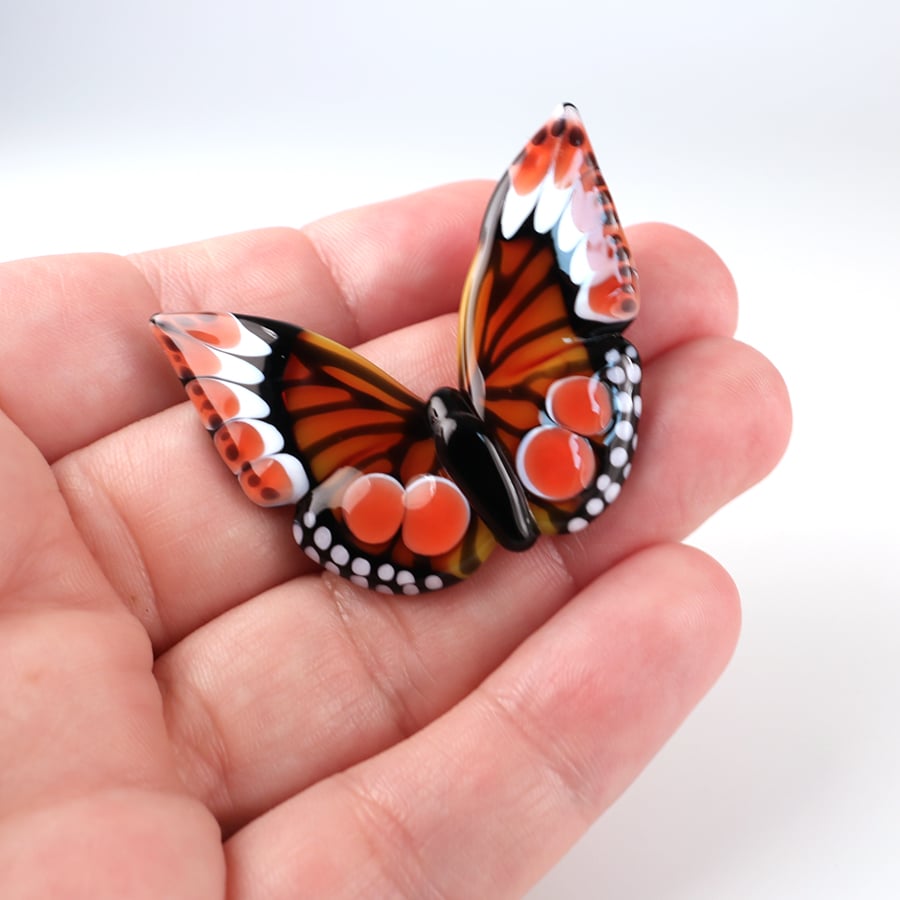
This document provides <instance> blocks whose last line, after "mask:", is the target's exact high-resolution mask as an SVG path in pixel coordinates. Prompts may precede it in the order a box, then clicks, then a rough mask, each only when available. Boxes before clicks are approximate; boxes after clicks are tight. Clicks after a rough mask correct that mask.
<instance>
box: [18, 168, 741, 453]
mask: <svg viewBox="0 0 900 900" xmlns="http://www.w3.org/2000/svg"><path fill="white" fill-rule="evenodd" d="M485 197H486V185H484V184H482V183H466V184H458V185H448V186H446V187H444V188H439V189H436V190H432V191H426V192H423V193H421V194H416V195H413V196H411V197H406V198H402V199H400V200H395V201H390V202H388V203H381V204H377V205H374V206H369V207H364V208H362V209H359V210H355V211H353V212H349V213H343V214H340V215H337V216H333V217H330V218H328V219H324V220H322V221H321V222H318V223H315V224H313V225H310V226H307V228H305V229H303V230H301V231H293V230H290V229H278V230H268V231H259V232H249V233H245V234H239V235H233V236H231V237H225V238H218V239H214V240H210V241H204V242H202V243H200V244H190V245H186V246H184V247H175V248H170V249H167V250H158V251H153V252H151V253H146V254H140V255H137V256H135V257H133V258H132V260H131V262H129V261H128V260H124V259H122V258H121V257H115V256H108V255H99V254H93V255H82V256H62V257H48V258H45V259H35V260H23V261H21V262H18V263H9V264H7V265H5V266H0V312H2V313H3V314H4V320H5V321H6V322H7V323H8V327H7V328H5V329H4V330H3V332H2V333H0V357H2V358H3V359H4V361H5V364H6V366H7V371H9V372H14V371H23V372H24V371H32V370H33V369H34V366H35V360H39V361H40V365H41V367H42V368H41V377H40V378H35V379H20V378H15V379H12V378H10V379H5V380H4V381H3V382H2V383H0V407H2V408H4V409H5V410H6V411H7V412H8V414H9V415H10V416H11V417H12V418H13V420H14V421H16V422H17V424H18V425H19V426H20V427H21V428H22V429H23V430H24V431H25V432H26V433H27V434H28V436H29V437H30V439H31V440H32V441H33V442H34V443H35V444H37V446H38V447H39V448H40V449H41V451H42V452H43V453H44V455H45V456H46V457H47V458H48V459H51V460H55V459H58V458H59V457H61V456H62V455H64V454H65V453H67V452H70V451H71V450H73V449H75V448H78V447H82V446H85V445H86V444H88V443H90V442H91V441H93V440H96V439H97V438H99V437H101V436H103V435H105V434H108V433H110V432H112V431H114V430H116V429H117V428H120V427H122V426H124V425H125V424H127V423H129V422H131V421H133V420H135V419H138V418H141V417H143V416H146V415H150V414H152V413H153V412H155V411H157V410H159V409H161V408H163V407H164V406H165V405H167V404H169V403H172V402H175V401H176V400H179V399H181V397H182V394H181V393H180V391H179V389H178V386H177V382H176V381H175V380H174V379H173V378H172V376H171V372H169V371H168V369H167V367H166V363H165V361H164V359H163V358H162V356H161V354H160V353H159V351H158V348H157V347H156V345H155V342H154V341H152V340H151V339H150V338H149V337H148V332H147V328H146V323H147V319H148V318H149V316H150V315H151V314H153V313H154V312H157V311H159V310H160V309H198V308H202V309H225V310H235V309H236V310H238V311H241V312H247V313H257V314H260V315H265V316H269V317H271V318H281V319H286V320H287V321H292V322H293V321H295V322H298V323H299V324H302V325H304V327H307V328H310V329H312V330H315V331H321V332H323V333H325V334H327V335H328V336H329V337H332V338H333V339H335V340H338V341H340V342H342V343H345V344H348V345H349V344H355V343H358V342H359V341H362V340H367V339H369V338H371V337H373V336H376V335H379V334H382V333H384V332H387V331H389V330H391V329H395V328H398V327H402V326H405V325H408V324H410V323H411V322H414V321H417V320H418V319H421V318H427V317H430V316H434V315H437V314H439V313H441V312H445V311H448V310H452V309H455V308H456V306H457V304H458V302H459V295H460V291H461V286H462V283H463V280H464V277H465V271H466V268H467V266H468V262H469V259H470V257H471V255H472V252H473V249H474V245H475V240H476V238H477V235H478V220H479V218H480V216H481V213H482V209H483V204H484V200H485ZM632 242H633V244H634V245H635V252H636V255H637V256H638V257H640V258H641V266H642V268H643V271H644V273H645V274H644V276H643V277H644V281H645V282H646V285H647V286H646V287H645V295H646V296H648V297H649V299H648V301H647V302H648V303H650V304H651V310H652V305H653V298H654V296H656V295H657V292H656V291H655V290H654V280H655V278H656V276H654V274H653V273H654V271H655V270H660V271H664V272H665V273H666V277H677V278H679V279H681V281H680V282H679V285H678V286H676V287H675V288H674V291H675V294H676V296H675V297H674V299H671V300H670V294H671V293H672V291H673V288H672V285H671V284H670V285H669V286H668V288H667V293H666V294H665V295H663V294H661V293H660V294H659V298H660V299H662V298H663V297H665V302H666V304H667V309H668V312H667V314H666V317H665V319H662V320H660V325H661V326H662V327H664V328H666V329H667V334H668V335H669V337H668V339H669V340H670V341H671V340H676V339H678V337H679V335H689V334H691V333H693V332H696V333H704V334H705V333H722V334H726V333H731V329H733V320H734V315H735V308H736V300H735V295H734V291H733V289H731V290H729V288H728V284H729V281H728V279H729V278H730V276H728V275H727V270H725V269H724V266H722V265H721V263H720V262H719V261H718V260H717V259H716V258H715V256H714V254H713V253H712V251H710V250H709V248H706V247H705V245H703V244H701V243H700V242H699V241H697V240H696V239H694V238H691V237H690V236H689V235H686V234H684V233H683V232H678V231H677V229H672V228H667V227H666V226H647V228H646V229H644V230H643V231H642V229H641V228H639V227H638V228H635V229H634V232H633V237H632ZM691 260H693V262H694V267H691V266H690V265H689V262H690V261H691ZM709 266H712V269H710V270H709V271H708V272H707V274H709V275H710V280H709V281H708V282H706V283H703V284H701V282H700V279H699V274H698V273H699V272H701V271H704V272H706V271H707V268H708V267H709ZM704 300H705V301H707V302H704ZM679 309H680V312H679ZM645 318H649V319H652V318H653V316H652V314H651V315H649V316H647V317H645ZM641 328H642V329H645V330H646V329H648V328H649V325H648V326H644V325H641ZM636 333H637V334H639V335H640V334H641V333H642V332H641V330H640V329H639V330H637V332H636ZM652 333H653V332H652V328H651V329H650V331H649V334H648V338H649V339H650V340H652V339H653V338H652Z"/></svg>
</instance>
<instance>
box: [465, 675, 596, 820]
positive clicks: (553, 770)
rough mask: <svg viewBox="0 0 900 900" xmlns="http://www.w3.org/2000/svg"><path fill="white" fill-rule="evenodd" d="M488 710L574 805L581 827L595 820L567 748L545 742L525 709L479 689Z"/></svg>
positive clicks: (560, 743)
mask: <svg viewBox="0 0 900 900" xmlns="http://www.w3.org/2000/svg"><path fill="white" fill-rule="evenodd" d="M479 692H480V693H481V696H482V698H483V699H484V701H485V702H486V705H487V707H488V715H489V716H492V717H493V718H495V719H499V720H500V722H501V725H502V726H505V728H506V729H507V730H509V731H511V732H513V733H514V735H515V736H516V737H517V738H518V739H519V744H520V745H521V746H522V748H523V749H524V750H525V752H526V753H527V754H528V755H529V756H531V757H533V758H535V759H536V760H537V762H538V765H539V767H540V768H541V770H542V771H544V772H546V773H547V774H548V775H549V776H550V779H551V780H552V782H553V783H554V784H556V785H558V786H559V787H560V788H562V790H563V791H564V792H565V794H566V795H567V796H568V797H569V799H570V800H572V801H573V807H574V808H575V809H576V810H579V811H580V812H581V816H582V821H583V824H584V825H589V824H590V823H591V822H593V821H594V818H595V817H596V810H595V806H596V803H595V802H594V801H593V799H592V796H590V795H588V793H587V792H586V791H585V788H584V784H585V774H584V771H583V768H582V767H581V766H579V765H578V763H577V762H576V761H575V760H574V759H573V758H571V757H570V756H569V755H568V754H567V753H566V752H565V748H566V744H565V742H564V741H560V740H548V739H547V732H546V728H544V727H542V726H541V725H540V724H539V723H538V722H536V721H535V718H534V716H533V715H532V713H531V712H530V711H529V709H528V707H527V706H526V705H524V704H522V703H519V702H514V701H512V700H508V699H506V698H505V697H504V696H503V695H501V694H497V693H494V692H492V691H491V690H490V689H488V688H485V687H481V688H480V689H479Z"/></svg>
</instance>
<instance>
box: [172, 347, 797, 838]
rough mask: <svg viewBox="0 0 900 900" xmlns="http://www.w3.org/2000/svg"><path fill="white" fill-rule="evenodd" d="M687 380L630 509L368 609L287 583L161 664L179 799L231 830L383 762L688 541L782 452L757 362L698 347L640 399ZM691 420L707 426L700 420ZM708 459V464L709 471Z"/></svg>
mask: <svg viewBox="0 0 900 900" xmlns="http://www.w3.org/2000/svg"><path fill="white" fill-rule="evenodd" d="M726 350H728V351H730V352H724V351H726ZM717 352H718V353H720V354H722V355H723V356H724V360H723V361H721V362H720V363H719V364H716V363H715V362H714V358H715V354H716V353H717ZM734 356H736V357H737V359H734V358H733V357H734ZM697 363H699V364H700V365H699V366H698V365H697ZM691 373H694V376H695V379H694V381H693V382H692V381H691V379H690V374H691ZM701 376H705V378H706V380H705V381H704V380H703V378H702V377H701ZM682 377H683V378H684V379H685V381H686V382H688V383H690V384H691V388H692V390H693V391H694V393H693V394H691V393H690V392H687V391H685V392H679V391H676V392H675V393H673V394H672V395H671V396H669V395H668V394H667V393H665V394H662V395H661V396H660V398H659V402H660V404H661V405H662V406H663V407H664V408H662V409H660V411H659V412H658V414H657V415H656V416H650V417H649V418H648V421H647V422H646V423H645V424H646V425H647V426H648V427H647V429H646V432H645V439H644V443H643V444H642V445H641V447H640V449H639V452H640V453H642V454H643V461H642V470H641V471H642V474H641V475H640V478H639V477H638V469H637V466H636V467H635V475H634V476H633V480H634V483H633V484H629V486H628V490H629V492H630V496H631V504H632V505H631V506H629V505H628V504H627V502H626V499H625V498H626V495H625V493H623V497H622V499H621V500H620V501H617V502H616V505H615V506H614V507H613V509H612V510H611V511H610V512H609V513H608V514H607V513H604V516H603V518H602V519H600V520H599V521H598V522H596V523H595V524H594V525H592V526H591V528H589V529H587V530H586V531H585V532H584V533H583V534H581V535H578V536H565V537H560V538H558V539H555V540H542V541H539V542H538V544H537V545H535V547H533V548H532V549H531V550H530V551H529V552H528V553H526V554H508V553H500V552H498V553H497V554H495V557H494V558H492V559H490V560H489V561H488V563H486V564H485V565H484V566H483V567H482V570H481V571H479V572H478V573H477V574H476V575H474V576H473V577H472V578H470V579H469V580H467V581H466V582H465V583H463V584H461V585H458V586H456V587H454V588H452V589H450V590H448V591H446V592H444V593H442V594H441V595H440V596H439V597H438V596H435V597H430V598H428V599H427V600H423V599H419V600H416V601H410V600H408V599H406V598H389V597H385V598H382V597H381V596H378V597H375V596H373V595H372V594H371V592H368V591H365V590H363V589H358V588H356V586H354V585H351V584H349V583H345V582H344V581H343V580H342V579H339V578H335V577H333V576H331V575H327V574H326V575H325V576H323V577H321V578H320V577H318V576H307V577H305V578H302V579H299V580H293V581H289V582H287V583H286V584H283V585H280V586H278V587H276V588H273V589H272V590H270V591H268V592H267V593H265V594H263V595H262V596H260V597H258V598H256V599H254V600H250V601H247V602H244V603H242V604H241V605H240V606H239V607H238V608H237V609H233V610H231V611H230V612H229V613H227V614H226V615H223V616H221V617H219V618H218V619H216V620H215V621H213V622H210V623H209V624H208V625H206V626H205V627H203V628H201V629H199V630H198V631H196V632H194V633H193V634H191V635H190V636H188V637H187V638H185V639H184V640H183V641H181V642H180V643H179V644H177V645H175V646H174V647H172V649H171V650H169V651H168V652H167V653H165V654H164V655H163V656H161V657H160V658H159V659H158V661H157V667H156V673H157V679H158V680H159V681H160V684H161V689H162V691H163V696H164V702H165V706H166V711H167V712H166V715H167V721H168V727H169V732H170V734H171V735H172V739H173V741H174V743H175V744H176V746H177V747H178V748H179V752H178V755H179V761H180V766H181V771H182V779H183V780H184V782H185V784H186V785H188V787H189V789H190V790H191V791H193V792H195V793H196V794H197V795H198V796H200V797H201V798H202V799H203V800H204V802H205V803H206V804H207V805H208V806H209V807H210V808H211V809H213V810H214V811H215V813H216V815H217V816H218V817H219V820H220V821H221V822H223V824H224V825H225V827H226V828H229V829H230V828H234V827H237V826H239V825H240V824H241V823H243V822H245V821H247V820H248V819H250V818H252V817H253V816H255V815H257V814H259V812H260V811H261V810H264V809H266V808H269V807H271V806H272V805H274V804H275V803H277V802H279V801H280V800H283V799H284V798H285V797H288V796H290V795H291V794H293V793H296V792H297V791H299V790H301V789H303V788H304V787H305V786H307V785H309V784H312V783H314V782H316V781H318V780H320V779H322V778H324V777H327V776H328V775H330V774H332V773H333V772H335V771H338V770H340V769H343V768H346V767H348V766H350V765H353V764H354V763H356V762H358V761H359V760H360V759H363V758H366V757H367V756H370V755H374V754H376V753H378V752H380V751H382V750H384V749H385V748H386V747H389V746H391V745H392V744H394V743H396V742H397V741H399V740H402V739H403V738H405V737H407V736H408V735H409V734H412V733H414V732H416V731H417V730H419V729H420V728H422V727H423V726H424V725H425V724H427V723H428V722H430V721H431V720H433V719H434V718H435V717H437V716H439V715H441V714H442V713H443V712H444V711H445V710H447V709H449V708H450V707H451V706H452V705H453V704H455V703H457V702H458V701H459V700H460V699H461V698H462V697H463V696H465V694H466V693H467V692H468V691H469V690H470V689H471V688H472V687H473V685H475V684H477V683H478V682H479V681H480V680H481V679H482V678H484V677H485V675H486V674H487V673H488V672H490V671H491V670H492V669H493V668H495V667H496V666H497V665H498V664H499V663H500V662H501V661H502V660H503V659H504V658H505V657H506V655H507V654H509V653H510V652H511V651H512V650H513V649H514V648H515V646H517V644H518V643H520V642H521V641H522V640H523V639H525V638H526V637H527V635H528V634H530V633H531V632H532V631H533V630H534V629H535V628H537V627H539V626H540V625H541V624H542V623H543V622H544V621H546V620H547V619H548V618H549V617H550V616H551V615H553V613H555V612H556V611H557V610H558V609H559V608H560V607H561V606H562V605H564V604H565V603H566V602H567V601H568V600H569V598H570V597H571V596H572V594H573V593H574V592H575V591H577V590H578V589H579V587H580V586H582V585H584V584H587V583H589V582H591V581H592V580H593V579H595V578H596V577H598V575H600V574H601V573H602V572H603V571H604V570H605V569H606V568H607V567H609V566H610V565H612V564H613V563H614V562H615V561H616V560H619V559H622V558H623V557H625V556H627V555H628V554H631V553H633V552H635V551H636V550H638V549H639V548H641V547H644V546H647V545H648V544H651V543H654V542H656V541H659V540H663V539H672V538H677V537H681V536H683V535H684V534H685V533H687V532H688V531H690V530H692V529H693V528H694V527H695V526H696V525H697V524H698V523H699V521H700V520H701V519H702V518H703V517H705V516H706V515H708V514H709V513H710V512H711V511H712V508H713V507H715V506H717V505H720V504H721V503H723V502H724V501H725V500H726V499H727V498H728V497H730V496H733V495H734V494H735V493H738V492H739V491H741V490H743V489H744V488H746V487H747V486H748V485H749V484H750V482H751V481H752V480H754V479H757V478H759V477H760V476H761V475H762V474H763V472H764V471H765V470H766V468H768V467H769V466H771V465H773V464H774V461H775V459H776V458H777V456H778V455H779V453H780V452H781V449H782V447H783V443H784V435H783V433H781V429H780V428H779V427H778V426H777V425H776V426H773V424H772V422H773V419H774V416H768V412H767V411H766V410H765V409H764V408H763V406H762V405H759V406H758V407H757V409H756V411H755V412H754V411H753V406H752V404H751V402H750V400H751V398H752V397H755V395H756V393H757V390H758V389H760V388H762V389H763V390H762V391H761V393H765V392H766V391H768V392H769V393H771V394H773V397H772V398H771V399H770V400H769V401H767V402H768V403H771V405H772V408H773V409H774V410H775V412H776V413H777V414H778V415H781V416H784V413H783V412H781V411H779V408H778V403H777V400H776V399H775V395H778V388H777V385H778V384H780V382H779V381H778V380H777V376H775V375H774V374H773V373H772V370H771V368H770V367H769V366H768V364H766V363H765V362H764V361H763V360H762V359H761V358H760V357H759V356H758V355H757V354H755V353H754V352H753V351H750V350H749V349H747V348H744V347H743V346H742V345H735V346H733V347H732V346H731V342H729V341H727V340H725V339H708V340H707V341H703V342H696V343H695V344H690V345H684V346H682V347H680V348H677V349H676V350H673V351H671V352H670V353H668V354H666V355H665V356H664V357H663V358H661V359H660V360H658V361H657V363H656V370H654V367H650V368H649V369H648V374H647V381H648V384H647V388H648V391H652V393H653V394H655V393H656V392H657V388H655V387H653V383H654V382H657V383H659V382H660V381H662V382H668V381H672V382H674V383H675V385H676V387H677V386H678V385H679V383H680V379H681V378H682ZM766 379H770V381H769V382H767V380H766ZM697 382H699V384H698V383H697ZM740 385H743V386H744V391H745V393H742V392H741V389H740V387H739V386H740ZM781 396H783V395H781ZM698 405H699V407H700V408H701V409H702V410H705V415H703V416H702V417H699V418H695V416H694V407H695V406H698ZM757 415H759V418H757ZM767 416H768V421H764V419H765V418H766V417H767ZM655 422H658V423H659V427H657V426H656V424H655ZM713 453H714V454H716V455H719V454H721V457H722V460H721V462H717V461H712V460H707V459H706V455H707V454H713ZM667 532H669V533H667ZM671 532H677V533H676V534H672V533H671ZM573 542H574V543H573ZM237 646H240V647H241V648H242V652H241V653H240V654H237V655H236V654H235V651H234V648H235V647H237ZM273 660H274V661H277V662H276V663H274V664H273ZM298 686H302V690H303V698H302V702H298V695H297V691H298ZM210 711H214V713H210Z"/></svg>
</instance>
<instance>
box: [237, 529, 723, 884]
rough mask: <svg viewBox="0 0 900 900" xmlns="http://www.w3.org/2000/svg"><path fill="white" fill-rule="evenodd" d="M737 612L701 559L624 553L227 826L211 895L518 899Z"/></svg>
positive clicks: (673, 722)
mask: <svg viewBox="0 0 900 900" xmlns="http://www.w3.org/2000/svg"><path fill="white" fill-rule="evenodd" d="M739 618H740V616H739V607H738V600H737V593H736V590H735V588H734V585H733V584H732V582H731V581H730V579H729V578H728V576H727V575H726V574H725V573H724V572H723V571H722V570H721V569H720V568H719V567H718V565H717V564H716V563H714V562H713V561H712V560H710V559H709V558H708V557H706V556H704V555H703V554H701V553H699V552H698V551H695V550H691V549H689V548H687V547H683V546H679V545H664V546H657V547H653V548H650V549H647V550H644V551H642V552H640V553H638V554H635V555H634V556H632V557H630V558H629V559H627V560H625V561H624V562H622V563H620V564H619V565H618V566H617V567H615V568H614V569H612V570H610V571H609V572H607V573H606V574H605V575H604V576H603V577H602V578H600V579H598V580H597V581H595V582H594V583H593V584H591V585H590V586H589V587H587V588H586V589H585V590H583V591H582V592H581V593H580V594H578V595H577V596H576V597H575V599H574V600H572V602H571V603H570V604H569V605H568V606H567V607H565V608H564V609H563V610H562V611H561V612H560V613H559V614H557V615H556V616H555V617H554V618H553V619H552V620H551V621H550V622H549V623H548V624H547V625H546V626H544V627H543V628H542V629H541V630H540V631H538V632H537V633H536V634H534V635H533V636H532V637H531V638H530V639H529V640H527V641H526V642H525V643H524V644H523V645H522V646H521V647H520V648H519V649H518V650H517V651H516V652H515V653H514V654H513V655H512V656H511V657H510V658H509V659H508V660H507V661H506V662H505V663H504V664H503V665H502V666H501V667H500V668H499V669H498V670H497V671H496V672H494V674H493V675H491V676H490V677H489V678H488V679H487V680H486V681H485V682H484V683H483V684H482V685H481V686H480V687H479V688H477V689H476V690H475V691H474V692H473V693H472V694H471V695H469V697H467V698H466V699H465V700H464V701H462V702H461V703H460V704H459V705H458V706H456V707H455V708H454V709H452V710H450V711H449V712H448V713H447V714H446V715H444V716H443V717H441V718H440V719H438V720H436V721H435V722H434V723H432V724H431V725H429V726H428V727H427V728H425V729H423V730H422V731H420V732H418V733H417V734H415V735H414V736H412V737H411V738H409V739H408V740H406V741H404V742H403V743H401V744H398V745H396V746H395V747H393V748H391V749H390V750H387V751H385V752H384V753H382V754H380V755H379V756H376V757H374V758H372V759H370V760H367V761H366V762H364V763H361V764H359V765H357V766H355V767H354V768H352V769H350V770H348V771H346V772H344V773H341V774H339V775H335V776H333V777H331V778H328V779H326V780H325V781H322V782H320V783H319V784H317V785H314V786H313V787H311V788H309V789H308V790H306V791H304V792H303V793H302V794H299V795H297V796H296V797H294V798H292V799H291V800H289V801H287V802H285V803H283V804H282V805H281V806H279V807H277V808H275V809H274V810H272V811H270V812H269V813H267V814H265V815H263V816H261V817H260V818H259V819H257V820H255V821H254V822H252V823H251V824H249V825H248V826H246V827H245V828H244V829H243V830H241V831H240V832H238V833H237V834H236V835H234V836H233V837H232V838H231V840H230V841H229V842H228V844H227V845H226V853H227V857H226V858H227V863H228V868H229V888H230V890H229V896H232V897H241V898H252V897H276V898H278V897H285V898H287V897H294V896H296V894H297V890H298V887H299V886H301V885H302V891H303V893H304V895H308V896H328V897H358V896H367V897H368V896H395V895H399V896H415V897H426V896H432V895H434V896H439V897H483V896H492V897H494V896H501V897H502V896H518V895H519V894H521V893H522V892H523V891H525V890H526V889H527V888H528V887H529V886H530V885H531V884H533V883H534V882H535V881H536V880H538V879H539V878H540V877H541V876H542V875H543V874H544V873H545V872H546V871H547V870H548V869H549V868H550V867H551V866H552V865H553V864H554V863H555V862H556V860H557V859H558V858H559V857H560V856H561V855H562V854H563V853H564V852H565V851H566V850H567V849H568V848H569V847H570V846H571V845H572V844H573V843H574V842H575V841H576V840H577V839H578V837H579V836H580V835H581V833H582V832H583V831H584V830H585V829H586V828H587V827H588V826H589V825H590V824H591V822H592V821H593V820H594V819H595V818H596V817H597V816H599V815H600V814H601V813H602V812H603V811H604V810H605V809H606V808H607V807H608V806H609V805H610V804H611V803H612V802H613V800H614V799H615V798H616V797H617V796H618V795H619V794H620V793H621V792H622V791H623V790H624V789H625V788H626V787H627V785H628V784H629V783H630V782H631V781H632V780H633V779H634V778H635V777H636V775H637V774H638V773H639V772H640V770H641V769H642V768H643V767H644V766H645V765H646V764H647V762H648V761H649V760H650V759H651V758H652V756H653V755H654V754H655V753H656V751H657V750H658V749H659V748H660V746H661V745H662V744H663V743H664V742H665V741H666V739H667V738H668V737H669V736H670V735H671V734H672V732H673V731H674V730H675V728H676V727H677V726H678V724H679V723H680V722H681V721H682V719H683V718H684V717H685V715H686V714H687V713H688V712H689V711H690V709H691V708H692V707H693V706H694V705H695V704H696V703H697V702H698V700H699V699H700V698H701V697H702V696H703V694H704V693H705V692H706V691H707V689H708V688H709V687H710V686H711V684H712V683H713V681H714V680H715V679H716V677H717V676H718V675H719V673H720V672H721V670H722V669H723V668H724V666H725V664H726V662H727V661H728V658H729V657H730V655H731V652H732V650H733V647H734V643H735V640H736V637H737V632H738V627H739Z"/></svg>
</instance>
